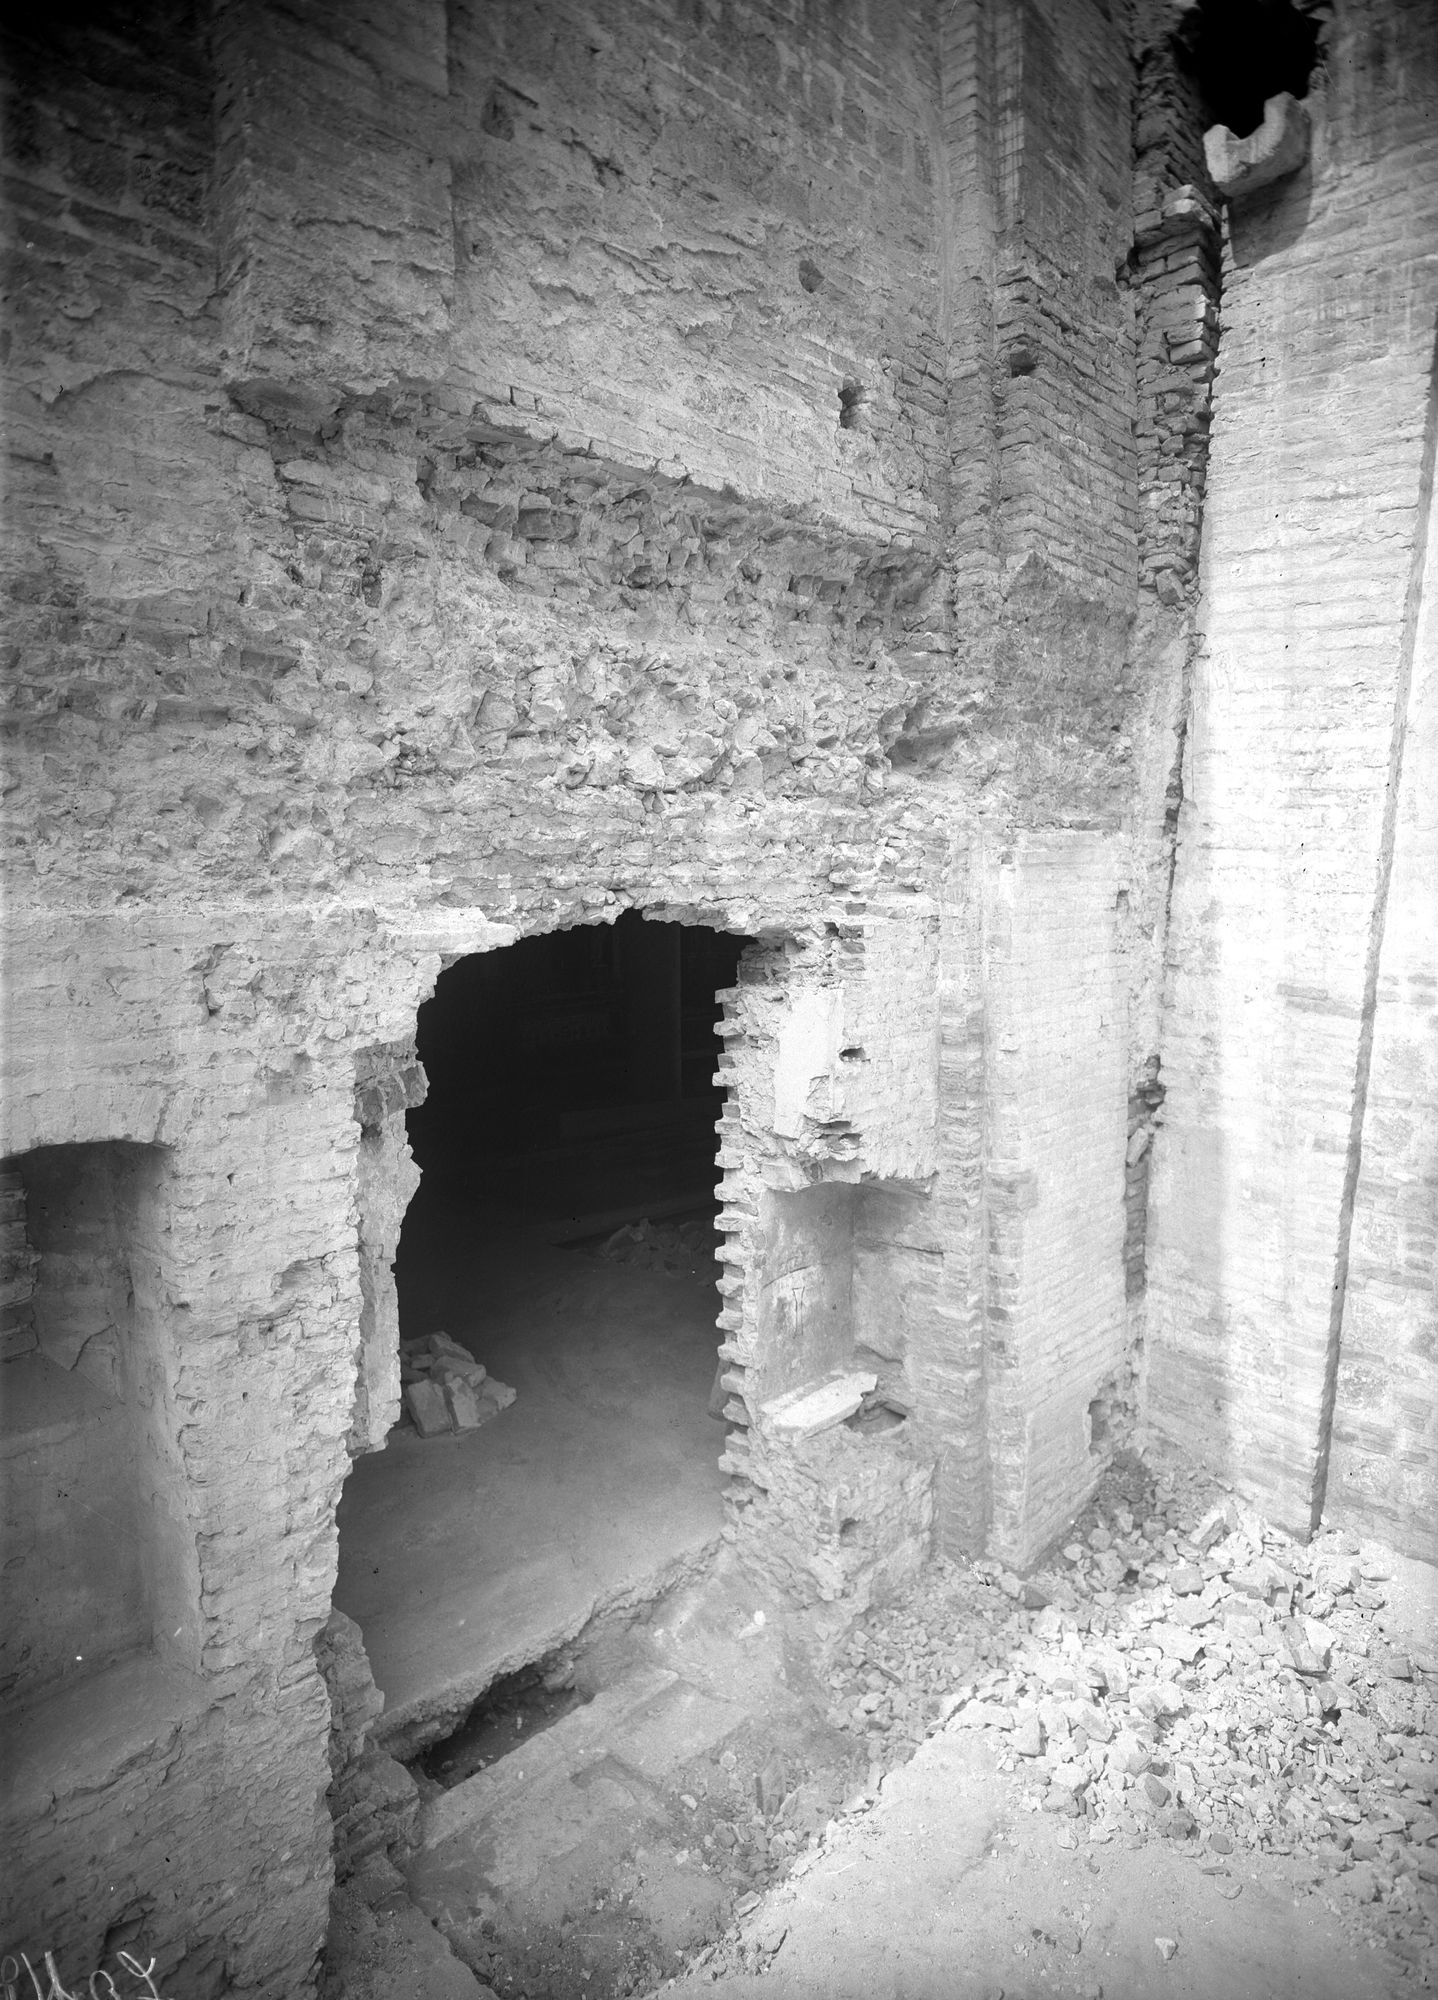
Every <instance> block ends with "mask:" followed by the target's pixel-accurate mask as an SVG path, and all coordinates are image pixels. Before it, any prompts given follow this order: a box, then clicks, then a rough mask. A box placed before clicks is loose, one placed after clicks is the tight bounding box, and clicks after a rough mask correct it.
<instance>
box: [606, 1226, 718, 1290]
mask: <svg viewBox="0 0 1438 2000" xmlns="http://www.w3.org/2000/svg"><path fill="white" fill-rule="evenodd" d="M599 1254H600V1256H601V1257H607V1258H608V1259H609V1261H610V1263H611V1264H626V1265H629V1266H630V1267H631V1268H633V1269H637V1270H641V1271H668V1272H671V1273H673V1274H674V1275H675V1276H678V1277H685V1278H688V1277H692V1276H693V1275H694V1273H695V1272H696V1271H698V1270H699V1269H700V1268H701V1267H702V1266H703V1265H704V1264H707V1263H708V1262H709V1261H710V1259H711V1258H712V1257H713V1255H714V1225H713V1223H712V1222H710V1221H709V1220H708V1219H707V1217H706V1218H705V1219H704V1220H703V1221H692V1222H650V1221H649V1219H648V1217H645V1219H644V1220H643V1221H641V1222H626V1223H625V1224H623V1226H622V1227H621V1228H619V1229H616V1230H615V1232H614V1234H613V1235H612V1236H607V1237H606V1238H605V1239H604V1242H603V1243H602V1244H601V1245H600V1246H599Z"/></svg>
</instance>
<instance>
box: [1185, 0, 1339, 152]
mask: <svg viewBox="0 0 1438 2000" xmlns="http://www.w3.org/2000/svg"><path fill="white" fill-rule="evenodd" d="M1319 15H1320V10H1319V8H1317V7H1316V6H1305V5H1302V4H1298V3H1297V0H1201V4H1199V5H1198V6H1194V7H1190V8H1188V9H1187V11H1186V12H1185V13H1184V14H1183V15H1182V16H1181V17H1180V20H1179V23H1178V27H1177V28H1176V30H1175V32H1174V45H1175V48H1176V50H1177V52H1178V56H1179V60H1180V62H1181V63H1182V64H1183V67H1184V68H1185V69H1186V70H1187V71H1188V73H1189V75H1190V76H1191V77H1192V79H1193V81H1194V82H1195V83H1196V84H1197V86H1198V90H1199V93H1200V95H1201V96H1202V98H1203V104H1204V111H1205V115H1206V119H1207V122H1208V123H1209V124H1211V125H1226V126H1227V127H1228V129H1229V131H1230V132H1232V133H1233V134H1234V135H1235V137H1237V138H1240V139H1242V138H1245V137H1246V136H1247V135H1248V134H1249V133H1250V132H1253V131H1256V130H1257V128H1258V127H1259V126H1260V125H1261V124H1262V123H1263V107H1264V105H1265V103H1266V102H1267V101H1268V99H1269V98H1270V97H1277V96H1278V95H1280V94H1281V93H1282V92H1285V91H1286V92H1288V93H1289V94H1290V95H1291V96H1293V97H1305V96H1306V95H1307V94H1308V85H1309V80H1310V78H1311V77H1312V74H1313V71H1314V69H1315V67H1316V66H1317V63H1318V60H1319V55H1320V50H1321V42H1322V22H1321V19H1320V18H1319Z"/></svg>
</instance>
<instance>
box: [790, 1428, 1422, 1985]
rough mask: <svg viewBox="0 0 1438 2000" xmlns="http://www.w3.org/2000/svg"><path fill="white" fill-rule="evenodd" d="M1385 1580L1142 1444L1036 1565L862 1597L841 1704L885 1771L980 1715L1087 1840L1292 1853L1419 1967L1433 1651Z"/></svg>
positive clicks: (1324, 1890)
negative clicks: (1407, 1645)
mask: <svg viewBox="0 0 1438 2000" xmlns="http://www.w3.org/2000/svg"><path fill="white" fill-rule="evenodd" d="M1384 1582H1385V1578H1384V1576H1383V1574H1382V1573H1381V1566H1376V1565H1372V1564H1367V1565H1365V1564H1362V1563H1360V1561H1359V1560H1358V1545H1357V1544H1356V1543H1355V1542H1354V1541H1353V1540H1352V1539H1351V1538H1350V1537H1346V1536H1345V1535H1343V1534H1341V1533H1338V1532H1332V1531H1330V1532H1327V1533H1324V1534H1323V1535H1321V1536H1319V1537H1317V1538H1316V1539H1315V1540H1314V1541H1312V1542H1310V1543H1308V1544H1307V1545H1306V1546H1305V1545H1304V1544H1302V1543H1299V1542H1296V1541H1294V1540H1292V1539H1291V1538H1290V1537H1289V1536H1287V1535H1285V1534H1284V1533H1282V1532H1281V1531H1280V1530H1277V1529H1274V1528H1271V1527H1269V1526H1268V1525H1266V1524H1265V1523H1264V1522H1263V1521H1262V1520H1261V1519H1260V1517H1259V1516H1258V1515H1257V1514H1256V1513H1254V1512H1253V1511H1252V1510H1251V1509H1249V1508H1247V1507H1245V1506H1243V1505H1241V1504H1240V1503H1238V1502H1237V1501H1235V1500H1234V1499H1233V1498H1232V1497H1231V1496H1229V1495H1225V1494H1217V1495H1215V1493H1214V1489H1212V1487H1211V1486H1209V1485H1208V1484H1207V1482H1204V1481H1203V1480H1201V1479H1200V1478H1199V1477H1197V1476H1195V1475H1188V1476H1179V1475H1175V1476H1172V1477H1167V1476H1162V1475H1160V1476H1159V1477H1157V1478H1155V1476H1154V1475H1153V1474H1152V1473H1151V1472H1150V1471H1149V1470H1148V1468H1147V1467H1146V1466H1144V1465H1143V1464H1142V1463H1140V1462H1139V1461H1138V1460H1136V1459H1131V1460H1127V1461H1125V1462H1124V1463H1123V1464H1121V1465H1119V1466H1116V1468H1115V1470H1114V1471H1113V1473H1112V1474H1111V1475H1110V1477H1109V1478H1108V1479H1107V1480H1106V1482H1105V1484H1104V1486H1103V1488H1102V1489H1101V1490H1100V1494H1099V1496H1098V1498H1097V1499H1096V1501H1095V1502H1094V1504H1093V1505H1092V1506H1091V1507H1090V1508H1089V1509H1088V1510H1087V1512H1086V1513H1085V1514H1084V1515H1083V1516H1081V1517H1080V1520H1079V1522H1078V1523H1076V1524H1075V1527H1074V1529H1073V1531H1072V1534H1071V1536H1070V1538H1069V1539H1068V1540H1066V1542H1065V1544H1064V1546H1063V1548H1062V1550H1061V1551H1059V1552H1057V1553H1056V1554H1055V1556H1054V1557H1053V1559H1052V1560H1051V1561H1050V1562H1049V1563H1047V1564H1046V1565H1044V1567H1042V1568H1041V1569H1040V1570H1038V1571H1037V1572H1036V1573H1035V1574H1033V1575H1032V1576H1030V1577H1028V1578H1026V1579H1021V1578H1019V1577H1017V1576H1015V1575H1012V1574H1011V1573H1009V1572H1008V1571H1006V1570H1005V1569H1004V1568H1003V1567H1002V1566H1001V1565H1000V1564H999V1563H996V1562H992V1561H987V1560H983V1561H979V1562H977V1563H975V1564H974V1565H973V1566H972V1569H971V1570H968V1571H965V1570H964V1569H963V1568H962V1567H961V1566H956V1565H953V1564H948V1563H944V1562H938V1563H936V1564H934V1565H933V1567H932V1569H931V1571H930V1572H929V1573H928V1574H927V1575H926V1576H925V1578H923V1579H921V1581H920V1583H919V1585H918V1586H917V1587H916V1589H915V1591H914V1592H913V1593H912V1594H911V1595H910V1596H909V1597H908V1598H906V1599H905V1600H904V1602H903V1603H902V1604H898V1605H895V1606H892V1607H890V1608H887V1609H885V1610H883V1611H880V1612H875V1613H873V1614H871V1615H870V1616H869V1617H868V1619H867V1620H866V1621H865V1624H864V1626H863V1628H862V1629H860V1630H858V1631H856V1632H855V1633H853V1634H852V1635H851V1636H850V1638H849V1640H848V1642H847V1644H846V1646H845V1648H844V1650H843V1653H842V1655H841V1658H840V1660H839V1662H838V1664H837V1665H836V1667H835V1669H834V1671H833V1672H832V1674H831V1676H830V1682H829V1685H830V1691H831V1694H832V1696H833V1704H832V1707H831V1711H830V1719H831V1721H832V1722H834V1723H835V1724H838V1725H841V1726H843V1727H845V1728H848V1729H849V1730H851V1731H854V1732H862V1733H863V1734H864V1735H865V1736H866V1737H867V1739H868V1741H869V1744H870V1747H871V1752H872V1755H873V1757H874V1759H875V1763H876V1766H877V1767H879V1768H888V1767H891V1766H892V1765H893V1764H894V1763H896V1762H899V1761H901V1760H902V1759H903V1758H904V1757H906V1756H907V1755H908V1754H909V1753H910V1750H911V1748H912V1746H913V1744H914V1743H915V1742H917V1741H919V1740H921V1739H922V1738H923V1736H924V1735H926V1734H931V1733H932V1732H933V1731H934V1730H935V1729H936V1728H938V1727H940V1726H942V1725H944V1724H946V1723H947V1724H948V1725H949V1726H951V1727H955V1728H973V1729H990V1730H993V1731H995V1732H997V1733H999V1734H1000V1736H1001V1737H1002V1738H1003V1739H1004V1742H1003V1744H1002V1746H1001V1757H1000V1768H1001V1769H1005V1770H1007V1771H1008V1772H1009V1773H1011V1775H1012V1779H1013V1782H1014V1784H1015V1786H1016V1788H1017V1794H1018V1804H1019V1805H1020V1807H1021V1808H1022V1809H1026V1810H1030V1811H1039V1810H1043V1811H1047V1812H1053V1813H1059V1814H1062V1815H1064V1816H1066V1817H1067V1818H1069V1819H1070V1820H1072V1821H1073V1822H1074V1825H1075V1832H1076V1834H1077V1835H1078V1836H1079V1838H1080V1839H1081V1840H1088V1841H1098V1842H1103V1841H1110V1840H1120V1841H1123V1842H1124V1843H1125V1844H1126V1845H1128V1846H1129V1847H1132V1848H1137V1847H1140V1846H1142V1845H1143V1844H1144V1843H1145V1842H1147V1841H1150V1840H1165V1841H1171V1842H1175V1843H1179V1844H1180V1845H1182V1846H1183V1847H1185V1848H1187V1849H1189V1850H1191V1851H1192V1852H1193V1854H1194V1855H1195V1857H1196V1858H1197V1859H1198V1860H1199V1862H1200V1864H1201V1865H1202V1866H1203V1867H1204V1868H1205V1870H1206V1871H1207V1872H1210V1873H1216V1874H1219V1875H1225V1874H1226V1873H1227V1872H1228V1870H1229V1868H1230V1867H1236V1866H1237V1864H1238V1862H1239V1861H1240V1860H1241V1857H1242V1856H1243V1855H1244V1854H1245V1853H1247V1852H1252V1851H1255V1850H1266V1851H1268V1852H1271V1853H1278V1854H1286V1855H1291V1856H1298V1857H1301V1858H1302V1861H1303V1866H1304V1869H1305V1870H1306V1874H1307V1887H1308V1889H1309V1891H1310V1892H1311V1893H1313V1894H1315V1895H1318V1896H1321V1897H1322V1898H1323V1899H1324V1901H1325V1902H1326V1903H1327V1904H1328V1906H1329V1907H1330V1908H1331V1909H1332V1910H1334V1911H1335V1913H1337V1914H1338V1915H1339V1916H1340V1917H1342V1918H1344V1919H1346V1920H1347V1921H1348V1923H1349V1924H1350V1925H1351V1926H1353V1927H1354V1928H1355V1929H1356V1930H1357V1931H1358V1932H1359V1933H1360V1934H1361V1935H1363V1936H1365V1937H1366V1938H1368V1939H1370V1940H1371V1941H1372V1942H1373V1944H1374V1946H1375V1947H1381V1948H1382V1949H1384V1950H1386V1951H1388V1952H1389V1953H1391V1954H1392V1956H1393V1959H1394V1961H1395V1969H1396V1970H1401V1971H1407V1972H1410V1973H1412V1974H1415V1975H1423V1974H1425V1973H1431V1972H1432V1970H1433V1969H1434V1967H1435V1965H1438V1952H1435V1940H1438V1814H1435V1802H1438V1652H1434V1651H1427V1650H1424V1651H1420V1652H1413V1651H1406V1650H1404V1649H1403V1647H1402V1646H1401V1645H1400V1644H1397V1643H1395V1642H1394V1641H1393V1640H1392V1639H1391V1638H1390V1637H1389V1634H1388V1631H1387V1625H1386V1620H1385V1617H1384V1607H1385V1603H1386V1594H1385V1590H1384ZM956 1669H957V1672H956V1671H955V1670H956ZM1230 1857H1231V1858H1232V1859H1231V1860H1230ZM1219 1887H1220V1891H1221V1892H1222V1893H1227V1894H1229V1895H1230V1896H1233V1897H1236V1896H1237V1895H1238V1894H1239V1893H1240V1891H1241V1888H1242V1884H1241V1883H1240V1882H1238V1881H1236V1880H1235V1881H1232V1882H1231V1883H1228V1882H1225V1881H1220V1883H1219ZM1165 1942H1166V1941H1164V1940H1156V1943H1157V1944H1158V1947H1159V1949H1160V1950H1161V1951H1162V1950H1163V1945H1164V1943H1165ZM1164 1955H1165V1956H1171V1953H1165V1954H1164ZM1425 1983H1426V1979H1425Z"/></svg>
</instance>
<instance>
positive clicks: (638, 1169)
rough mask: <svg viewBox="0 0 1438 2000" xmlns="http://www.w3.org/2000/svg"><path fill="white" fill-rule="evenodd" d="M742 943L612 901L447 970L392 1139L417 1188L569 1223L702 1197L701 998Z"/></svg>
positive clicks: (709, 1153)
mask: <svg viewBox="0 0 1438 2000" xmlns="http://www.w3.org/2000/svg"><path fill="white" fill-rule="evenodd" d="M742 949H743V940H742V939H740V938H736V937H731V936H729V935H728V934H727V933H726V932H723V931H713V930H707V929H704V928H701V927H699V926H695V925H687V924H668V923H654V922H651V921H649V920H647V919H646V918H643V917H641V916H639V915H638V913H637V912H635V911H632V910H629V911H626V912H625V913H624V914H623V915H622V916H621V917H620V918H619V919H618V920H617V922H615V923H614V924H612V925H609V924H603V925H601V924H596V925H592V926H584V927H582V928H578V929H575V930H563V931H553V932H550V933H549V934H548V935H547V936H544V937H534V938H525V939H522V940H521V941H520V942H519V943H518V944H514V945H510V946H508V947H507V948H505V949H504V950H501V951H494V952H481V953H476V954H474V955H473V956H471V957H468V958H462V959H460V960H459V961H458V963H457V964H455V965H452V966H450V967H449V968H448V970H447V971H445V972H443V973H442V974H441V975H440V978H439V980H438V982H437V984H436V987H435V992H434V998H433V999H432V1000H430V1001H429V1002H427V1004H426V1005H425V1006H423V1007H422V1008H421V1009H420V1013H419V1036H418V1041H419V1057H420V1061H421V1062H422V1063H423V1065H424V1068H425V1073H426V1075H427V1076H428V1078H429V1096H428V1098H427V1100H426V1102H425V1103H424V1104H423V1105H422V1106H420V1108H419V1109H418V1110H415V1111H412V1112H411V1113H410V1114H409V1136H410V1145H411V1147H412V1148H413V1151H414V1155H415V1159H416V1161H417V1162H418V1164H419V1166H420V1167H421V1169H422V1170H423V1172H424V1175H425V1183H424V1185H425V1188H426V1190H428V1191H429V1192H430V1194H431V1195H432V1196H433V1195H434V1194H443V1195H444V1196H446V1197H448V1198H450V1199H457V1198H463V1199H464V1200H466V1201H468V1202H472V1203H475V1204H484V1203H490V1202H496V1201H497V1202H502V1203H504V1204H506V1205H514V1206H518V1207H522V1208H525V1209H528V1210H531V1211H533V1212H534V1213H535V1214H537V1215H540V1216H544V1217H546V1218H548V1219H550V1220H552V1221H553V1222H555V1223H557V1224H560V1225H571V1224H573V1225H578V1226H580V1227H581V1228H582V1227H583V1226H584V1225H592V1226H593V1227H594V1228H599V1227H602V1226H603V1224H604V1223H605V1221H606V1220H607V1219H608V1218H609V1217H610V1216H611V1215H612V1216H613V1217H614V1219H615V1221H616V1222H617V1221H621V1220H629V1219H633V1218H636V1217H638V1216H641V1215H645V1216H649V1217H651V1218H653V1217H655V1216H656V1215H658V1214H660V1213H670V1214H673V1213H676V1212H678V1211H679V1210H681V1209H683V1208H687V1207H693V1206H695V1205H696V1204H703V1203H705V1202H707V1201H708V1200H709V1199H710V1198H711V1194H712V1189H713V1181H714V1172H713V1163H714V1124H715V1120H716V1119H717V1117H718V1115H719V1109H720V1105H721V1102H722V1096H723V1093H722V1092H721V1091H720V1090H719V1089H718V1088H717V1087H716V1086H715V1083H714V1075H715V1071H716V1058H717V1055H718V1052H719V1045H718V1042H717V1039H716V1036H715V1033H714V1023H715V1013H716V1004H715V998H714V995H715V993H716V991H718V990H720V989H722V988H724V987H727V986H731V985H732V984H733V982H734V978H735V974H736V968H737V966H738V962H739V953H740V951H741V950H742ZM403 1260H404V1253H403V1249H402V1250H401V1285H403Z"/></svg>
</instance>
